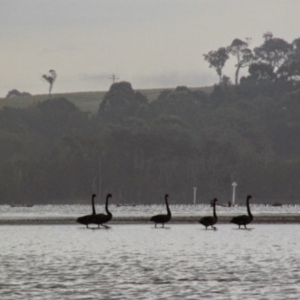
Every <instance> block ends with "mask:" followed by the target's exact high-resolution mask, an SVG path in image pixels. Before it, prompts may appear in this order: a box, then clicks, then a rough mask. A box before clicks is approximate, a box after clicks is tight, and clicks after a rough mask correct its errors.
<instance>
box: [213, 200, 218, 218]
mask: <svg viewBox="0 0 300 300" xmlns="http://www.w3.org/2000/svg"><path fill="white" fill-rule="evenodd" d="M214 218H215V219H218V217H217V213H216V201H214Z"/></svg>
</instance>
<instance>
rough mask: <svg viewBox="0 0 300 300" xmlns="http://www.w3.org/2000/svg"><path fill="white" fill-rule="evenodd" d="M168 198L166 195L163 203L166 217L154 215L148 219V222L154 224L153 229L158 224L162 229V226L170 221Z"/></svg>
mask: <svg viewBox="0 0 300 300" xmlns="http://www.w3.org/2000/svg"><path fill="white" fill-rule="evenodd" d="M168 197H169V195H168V194H166V195H165V202H166V206H167V212H168V213H167V214H166V215H156V216H153V217H151V219H150V221H152V222H154V223H155V227H156V225H157V224H158V223H161V224H162V227H164V224H165V223H167V222H169V221H170V220H171V217H172V215H171V211H170V208H169V204H168Z"/></svg>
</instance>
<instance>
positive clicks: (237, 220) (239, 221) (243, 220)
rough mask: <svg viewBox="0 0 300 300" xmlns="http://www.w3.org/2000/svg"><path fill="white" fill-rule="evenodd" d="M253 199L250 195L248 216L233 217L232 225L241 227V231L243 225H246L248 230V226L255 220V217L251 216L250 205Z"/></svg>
mask: <svg viewBox="0 0 300 300" xmlns="http://www.w3.org/2000/svg"><path fill="white" fill-rule="evenodd" d="M251 198H252V196H251V195H248V196H247V200H246V204H247V211H248V215H241V216H237V217H233V218H232V219H231V221H230V223H234V224H236V225H239V229H240V228H241V225H244V227H245V228H246V229H247V227H246V225H247V224H249V223H251V222H252V220H253V215H252V214H251V211H250V205H249V200H250V199H251Z"/></svg>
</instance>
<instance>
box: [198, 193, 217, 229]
mask: <svg viewBox="0 0 300 300" xmlns="http://www.w3.org/2000/svg"><path fill="white" fill-rule="evenodd" d="M217 201H218V199H217V198H215V199H214V200H213V208H214V215H213V217H212V216H207V217H203V218H201V219H200V221H199V223H200V224H202V225H204V226H205V228H206V229H207V227H208V226H211V227H212V228H213V229H214V230H216V227H214V225H215V224H216V223H217V222H218V217H217V213H216V202H217Z"/></svg>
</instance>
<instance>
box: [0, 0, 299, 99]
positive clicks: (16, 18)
mask: <svg viewBox="0 0 300 300" xmlns="http://www.w3.org/2000/svg"><path fill="white" fill-rule="evenodd" d="M299 11H300V1H299V0H289V1H282V0H269V1H261V0H251V1H250V0H248V1H242V0H94V1H91V0H85V1H82V0H59V1H54V0H51V1H48V0H43V1H41V0H26V1H24V0H13V1H11V0H0V37H1V57H0V62H1V73H0V97H4V96H5V95H6V94H7V92H8V91H9V90H11V89H14V88H16V89H18V90H19V91H27V92H30V93H32V94H45V93H47V91H48V85H47V83H45V82H43V81H42V80H41V76H42V75H43V74H47V72H48V71H49V70H50V69H54V70H56V71H57V74H58V77H57V82H56V83H55V85H54V88H53V93H58V92H59V93H64V92H74V91H99V90H108V89H109V86H110V84H111V83H112V81H111V80H110V79H109V77H111V75H112V74H116V75H117V76H118V77H119V78H120V80H125V81H129V82H131V83H132V86H133V88H134V89H139V88H161V87H176V86H178V85H186V86H188V87H195V86H205V85H211V84H214V83H216V82H217V81H218V77H217V75H216V73H215V71H214V70H212V69H210V68H209V67H208V63H207V62H205V61H204V59H203V54H204V53H207V52H208V51H210V50H216V49H217V48H219V47H221V46H228V45H230V44H231V42H232V40H233V39H234V38H240V39H245V38H246V37H251V38H252V44H251V47H252V48H253V47H256V46H258V45H260V44H261V43H262V42H263V39H262V35H263V33H265V32H267V31H271V32H273V34H274V36H275V37H280V38H284V39H285V40H287V41H288V42H292V41H293V40H294V39H295V38H298V37H300V31H299V28H300V27H299V25H300V18H299ZM233 65H234V60H233V59H232V60H231V61H230V62H228V65H227V66H226V67H225V69H224V73H225V74H226V75H228V76H230V77H231V79H232V81H234V69H233Z"/></svg>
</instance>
